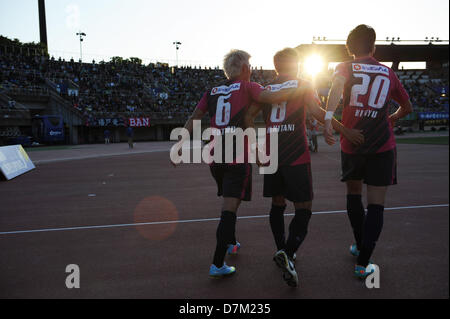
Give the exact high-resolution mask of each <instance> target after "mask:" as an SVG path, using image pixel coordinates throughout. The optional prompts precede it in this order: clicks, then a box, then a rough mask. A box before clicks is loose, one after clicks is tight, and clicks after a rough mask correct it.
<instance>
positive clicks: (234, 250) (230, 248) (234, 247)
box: [227, 242, 241, 255]
mask: <svg viewBox="0 0 450 319" xmlns="http://www.w3.org/2000/svg"><path fill="white" fill-rule="evenodd" d="M240 248H241V244H240V243H239V242H236V245H228V249H227V253H228V255H237V253H238V250H239V249H240Z"/></svg>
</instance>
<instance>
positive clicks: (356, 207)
mask: <svg viewBox="0 0 450 319" xmlns="http://www.w3.org/2000/svg"><path fill="white" fill-rule="evenodd" d="M347 215H348V218H349V220H350V224H351V225H352V229H353V235H354V236H355V241H356V246H357V247H358V250H361V241H362V232H363V226H364V219H365V209H364V206H363V203H362V199H361V195H352V194H349V195H347Z"/></svg>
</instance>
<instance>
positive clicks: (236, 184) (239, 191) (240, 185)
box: [210, 164, 252, 201]
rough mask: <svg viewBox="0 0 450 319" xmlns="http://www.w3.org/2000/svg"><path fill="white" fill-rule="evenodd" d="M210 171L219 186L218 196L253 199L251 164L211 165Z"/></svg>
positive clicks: (244, 199) (245, 199)
mask: <svg viewBox="0 0 450 319" xmlns="http://www.w3.org/2000/svg"><path fill="white" fill-rule="evenodd" d="M210 170H211V174H212V176H213V177H214V180H215V181H216V184H217V196H223V197H231V198H238V199H241V200H243V201H250V200H251V199H252V165H251V164H236V165H230V164H211V165H210Z"/></svg>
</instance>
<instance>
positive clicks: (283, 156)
mask: <svg viewBox="0 0 450 319" xmlns="http://www.w3.org/2000/svg"><path fill="white" fill-rule="evenodd" d="M302 85H308V86H309V84H308V83H307V82H306V81H304V80H300V79H298V78H295V77H289V76H279V77H278V78H277V79H276V80H275V81H274V82H273V83H272V84H270V85H268V86H267V87H266V89H267V90H270V91H272V92H276V91H280V90H284V89H290V88H298V87H301V86H302ZM309 98H315V92H314V90H313V89H312V88H311V89H308V90H305V93H304V94H302V95H301V96H300V97H295V98H292V99H291V100H288V101H286V102H283V103H280V104H273V105H267V104H265V105H263V117H264V121H265V123H266V130H267V135H266V136H267V140H266V145H267V147H269V145H270V141H269V136H270V132H273V131H276V132H278V165H279V166H295V165H300V164H306V163H310V162H311V157H310V153H309V149H308V140H307V137H306V126H305V122H306V99H309Z"/></svg>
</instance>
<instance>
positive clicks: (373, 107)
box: [335, 57, 409, 154]
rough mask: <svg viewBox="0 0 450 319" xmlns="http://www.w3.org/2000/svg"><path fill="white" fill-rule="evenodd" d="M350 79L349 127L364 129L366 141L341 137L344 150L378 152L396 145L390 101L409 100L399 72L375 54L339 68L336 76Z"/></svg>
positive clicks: (345, 120)
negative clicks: (354, 140)
mask: <svg viewBox="0 0 450 319" xmlns="http://www.w3.org/2000/svg"><path fill="white" fill-rule="evenodd" d="M337 75H340V76H343V77H344V78H345V79H346V82H345V86H344V96H343V98H344V110H343V114H342V122H343V124H344V126H345V127H348V128H354V129H359V130H362V131H363V134H364V139H365V142H364V144H363V145H361V146H355V145H353V144H351V143H350V142H349V141H348V140H347V139H346V138H345V137H343V136H342V137H341V149H342V151H343V152H344V153H348V154H374V153H382V152H386V151H389V150H392V149H394V148H395V147H396V143H395V137H394V133H393V128H392V127H391V124H390V121H389V102H390V101H391V100H395V101H396V102H397V103H399V104H404V103H405V102H407V101H408V100H409V96H408V93H407V92H406V91H405V89H404V88H403V86H402V84H401V83H400V81H399V79H398V78H397V75H396V74H395V73H394V71H392V69H390V68H388V67H387V66H384V65H382V64H380V63H379V62H378V61H377V60H375V59H374V58H372V57H364V58H360V59H357V60H354V61H350V62H344V63H341V64H339V65H338V66H337V67H336V72H335V76H337Z"/></svg>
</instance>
